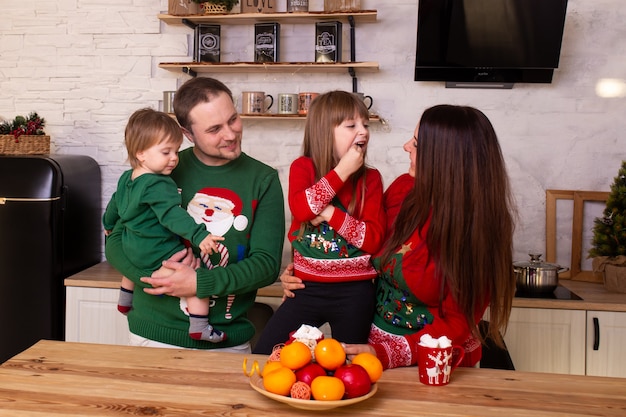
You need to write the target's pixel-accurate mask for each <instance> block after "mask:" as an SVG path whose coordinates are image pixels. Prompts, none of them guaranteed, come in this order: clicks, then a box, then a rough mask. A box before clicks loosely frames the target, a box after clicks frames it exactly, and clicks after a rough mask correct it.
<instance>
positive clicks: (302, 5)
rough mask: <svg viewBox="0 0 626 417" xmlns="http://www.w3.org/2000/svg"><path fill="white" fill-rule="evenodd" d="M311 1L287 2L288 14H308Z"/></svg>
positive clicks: (292, 0)
mask: <svg viewBox="0 0 626 417" xmlns="http://www.w3.org/2000/svg"><path fill="white" fill-rule="evenodd" d="M308 11H309V0H287V12H289V13H292V12H308Z"/></svg>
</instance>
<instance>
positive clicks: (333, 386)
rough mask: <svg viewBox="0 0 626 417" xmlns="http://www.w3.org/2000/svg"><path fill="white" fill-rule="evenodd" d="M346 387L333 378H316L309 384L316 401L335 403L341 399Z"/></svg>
mask: <svg viewBox="0 0 626 417" xmlns="http://www.w3.org/2000/svg"><path fill="white" fill-rule="evenodd" d="M345 392H346V387H345V385H343V382H341V379H339V378H337V377H334V376H318V377H317V378H315V379H314V380H313V382H311V394H312V395H313V398H315V399H316V400H318V401H337V400H341V399H342V398H343V394H345Z"/></svg>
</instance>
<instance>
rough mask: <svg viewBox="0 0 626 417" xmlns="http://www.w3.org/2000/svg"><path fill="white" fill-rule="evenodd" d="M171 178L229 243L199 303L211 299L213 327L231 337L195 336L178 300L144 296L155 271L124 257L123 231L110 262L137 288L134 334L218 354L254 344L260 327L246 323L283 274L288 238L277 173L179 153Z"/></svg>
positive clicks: (201, 274)
mask: <svg viewBox="0 0 626 417" xmlns="http://www.w3.org/2000/svg"><path fill="white" fill-rule="evenodd" d="M171 177H172V179H173V180H174V181H175V182H176V184H177V185H178V187H179V188H180V189H181V197H182V206H183V207H186V208H187V211H188V212H189V214H190V215H191V216H192V217H194V219H195V220H196V222H199V221H202V222H203V223H205V224H206V227H207V229H208V230H209V232H210V233H211V234H214V235H218V236H224V238H225V239H224V241H223V242H221V243H220V244H219V245H218V246H219V250H218V253H215V254H213V255H211V256H210V257H204V258H203V259H202V264H203V265H202V267H201V268H200V269H198V271H197V296H198V297H200V298H207V297H210V311H209V322H210V323H211V324H213V325H214V326H215V327H216V328H217V329H219V330H221V331H224V332H226V334H227V335H228V338H227V339H226V340H225V341H223V342H220V343H211V342H206V341H202V340H194V339H192V338H190V337H189V332H188V330H189V319H188V316H187V315H186V311H185V307H184V303H181V300H180V299H179V298H177V297H170V296H152V295H149V294H146V293H145V292H143V291H142V289H143V288H145V287H146V284H144V283H142V282H141V281H140V278H141V277H146V276H150V275H151V274H152V272H153V271H150V270H141V269H138V268H136V267H134V266H133V264H132V263H131V262H130V261H129V260H128V258H127V256H126V254H125V253H124V251H123V249H122V245H121V238H120V235H121V233H120V231H119V230H117V229H118V227H117V226H116V228H115V229H114V230H113V232H112V233H111V234H110V235H109V236H108V237H107V242H106V256H107V259H108V260H109V262H110V263H111V264H112V265H113V266H114V267H115V268H116V269H117V270H118V271H119V272H121V273H122V274H123V275H125V276H126V277H128V278H129V279H131V280H132V281H133V282H134V283H135V285H136V287H135V293H134V298H133V309H132V310H131V311H130V312H129V314H128V324H129V328H130V331H131V332H132V333H134V334H137V335H139V336H143V337H145V338H148V339H151V340H155V341H158V342H162V343H167V344H171V345H176V346H181V347H187V348H196V349H214V348H225V347H230V346H237V345H240V344H242V343H245V342H247V341H249V340H250V339H251V338H252V336H253V335H254V331H255V329H254V326H253V325H252V323H251V322H250V321H249V320H248V319H247V318H246V314H247V312H248V310H249V309H250V308H251V307H252V305H253V304H254V300H255V298H256V292H257V289H259V288H261V287H264V286H267V285H269V284H271V283H273V282H274V281H275V280H276V278H277V276H278V274H279V272H280V265H281V259H282V250H283V242H284V236H285V215H284V199H283V192H282V188H281V185H280V181H279V178H278V173H277V171H276V170H275V169H273V168H271V167H269V166H267V165H265V164H263V163H261V162H259V161H257V160H255V159H253V158H251V157H249V156H248V155H246V154H245V153H242V154H241V156H240V157H239V158H237V159H236V160H234V161H230V162H229V163H227V164H225V165H222V166H207V165H205V164H203V163H202V162H200V161H199V160H198V159H197V157H196V156H195V155H194V153H193V148H188V149H185V150H183V151H181V152H180V153H179V164H178V166H177V167H176V169H175V170H174V172H172V175H171Z"/></svg>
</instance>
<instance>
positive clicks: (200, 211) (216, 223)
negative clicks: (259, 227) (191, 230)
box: [187, 188, 248, 236]
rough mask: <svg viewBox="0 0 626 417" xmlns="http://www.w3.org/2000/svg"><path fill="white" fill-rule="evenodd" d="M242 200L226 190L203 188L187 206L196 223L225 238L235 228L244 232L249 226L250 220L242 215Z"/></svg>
mask: <svg viewBox="0 0 626 417" xmlns="http://www.w3.org/2000/svg"><path fill="white" fill-rule="evenodd" d="M242 205H243V204H242V202H241V198H239V196H238V195H237V194H236V193H234V192H233V191H232V190H229V189H226V188H203V189H201V190H199V191H198V192H197V193H196V194H195V195H194V196H193V198H192V199H191V201H190V202H189V204H188V205H187V211H188V212H189V214H190V215H191V217H193V218H194V220H195V221H196V223H204V224H205V225H206V229H207V230H208V231H209V232H210V233H211V234H213V235H217V236H224V235H225V234H226V232H228V231H229V230H230V228H231V227H234V228H235V230H237V231H239V232H240V231H242V230H244V229H245V228H246V227H247V226H248V218H247V217H246V216H243V215H242V214H241V209H242Z"/></svg>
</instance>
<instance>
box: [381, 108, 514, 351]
mask: <svg viewBox="0 0 626 417" xmlns="http://www.w3.org/2000/svg"><path fill="white" fill-rule="evenodd" d="M416 159H417V160H416V173H415V186H414V188H413V189H412V190H411V191H410V192H409V194H408V195H407V197H406V199H405V200H404V202H403V204H402V208H401V210H400V213H399V215H398V217H397V219H396V220H395V223H394V228H393V231H392V234H391V237H390V239H389V240H388V241H387V244H386V246H385V250H384V253H383V260H389V259H390V258H391V256H392V254H393V252H394V251H395V249H396V248H397V247H398V246H399V245H400V244H402V243H404V242H405V241H406V240H407V239H408V238H409V237H410V236H411V235H412V233H413V232H414V231H415V230H421V229H422V228H423V226H424V224H425V223H426V221H427V220H428V218H429V217H430V218H431V222H430V226H429V228H428V230H427V231H426V232H425V233H426V237H425V238H426V243H427V246H428V249H429V256H430V259H431V260H432V261H433V262H435V265H436V271H437V276H438V277H441V279H442V280H443V281H441V282H440V283H439V284H440V288H441V293H440V310H441V300H442V299H443V296H444V294H443V289H444V288H445V287H446V286H447V288H448V289H449V290H450V291H451V295H452V297H453V298H454V299H455V300H456V301H457V303H458V304H459V306H460V307H461V309H462V311H463V314H464V315H465V318H466V320H467V323H468V325H469V328H470V329H471V330H472V333H473V335H474V336H475V337H477V338H478V339H479V340H481V342H482V341H484V339H483V338H482V337H481V335H480V332H479V330H478V327H477V321H478V319H480V317H476V315H477V312H480V311H482V307H483V306H484V305H485V304H487V303H488V304H489V310H490V318H489V329H488V332H487V336H488V337H491V338H492V339H493V340H494V341H495V342H496V343H497V344H498V345H500V346H502V343H503V342H502V338H501V336H500V331H502V332H504V331H506V326H507V324H508V318H509V315H510V312H511V305H512V302H513V296H514V294H515V276H514V273H513V261H512V244H513V230H514V217H515V209H514V204H513V200H512V196H511V192H510V188H509V180H508V175H507V172H506V168H505V163H504V159H503V157H502V152H501V149H500V145H499V144H498V139H497V137H496V133H495V131H494V129H493V126H492V125H491V123H490V122H489V119H487V117H486V116H485V115H484V114H483V113H482V112H480V111H479V110H477V109H474V108H472V107H464V106H451V105H439V106H435V107H431V108H430V109H427V110H426V111H425V112H424V114H423V115H422V118H421V120H420V125H419V129H418V137H417V157H416ZM442 313H443V314H445V311H443V312H442Z"/></svg>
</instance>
